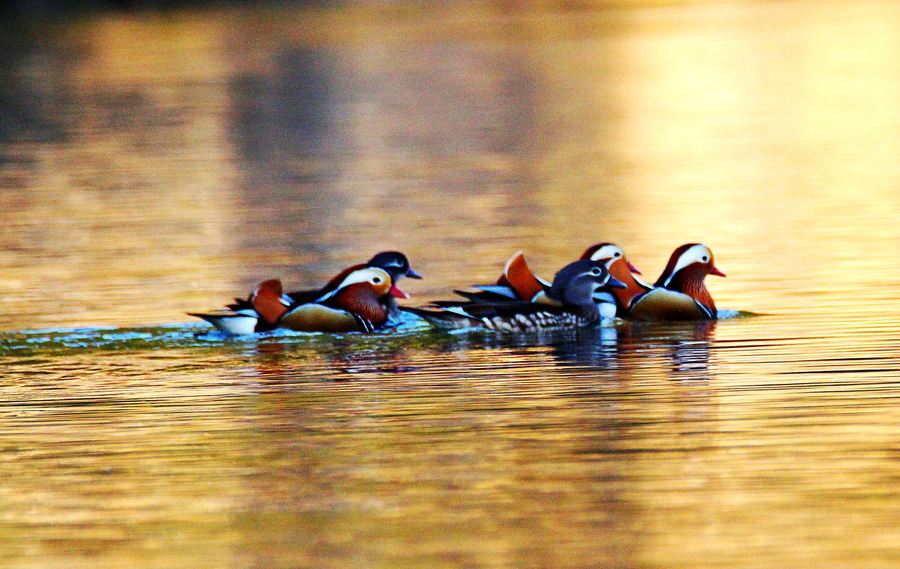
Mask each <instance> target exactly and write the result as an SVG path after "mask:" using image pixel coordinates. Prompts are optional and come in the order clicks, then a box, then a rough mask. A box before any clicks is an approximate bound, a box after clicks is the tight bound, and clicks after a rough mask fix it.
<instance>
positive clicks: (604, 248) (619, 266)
mask: <svg viewBox="0 0 900 569" xmlns="http://www.w3.org/2000/svg"><path fill="white" fill-rule="evenodd" d="M581 258H582V259H590V260H592V261H600V262H601V263H603V264H604V265H606V268H607V270H609V274H610V275H612V276H613V278H615V279H618V280H620V281H622V282H623V283H625V288H617V289H614V290H613V291H612V294H613V296H614V297H615V302H616V316H618V317H620V318H625V317H626V316H627V315H628V310H629V309H630V308H631V304H632V303H633V302H634V301H635V300H636V299H637V298H638V297H640V296H641V295H643V294H646V293H647V292H648V291H650V290H651V289H652V288H653V287H651V286H650V285H648V284H647V283H645V282H644V281H642V280H641V279H639V278H638V277H636V276H635V275H640V274H641V271H640V270H638V268H637V267H635V266H634V265H633V264H631V262H630V261H629V260H628V259H626V258H625V251H623V250H622V248H621V247H619V246H618V245H616V244H615V243H597V244H596V245H591V246H590V247H588V248H587V249H585V251H584V253H582V254H581Z"/></svg>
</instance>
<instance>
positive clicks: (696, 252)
mask: <svg viewBox="0 0 900 569" xmlns="http://www.w3.org/2000/svg"><path fill="white" fill-rule="evenodd" d="M711 257H712V253H710V251H709V248H707V247H706V245H699V244H698V245H694V246H693V247H691V248H690V249H688V250H687V251H685V252H684V253H682V254H681V256H680V257H678V262H677V263H676V264H675V268H674V269H673V270H672V274H671V275H669V276H668V277H667V278H666V282H664V283H663V286H668V284H669V283H670V282H672V279H673V278H674V277H675V275H677V274H678V271H680V270H681V269H683V268H685V267H687V266H688V265H693V264H694V263H706V262H707V261H709V259H710V258H711Z"/></svg>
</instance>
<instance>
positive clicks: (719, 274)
mask: <svg viewBox="0 0 900 569" xmlns="http://www.w3.org/2000/svg"><path fill="white" fill-rule="evenodd" d="M709 274H711V275H716V276H717V277H724V276H726V275H725V273H723V272H722V271H720V270H719V269H717V268H716V267H715V265H713V266H712V267H710V268H709Z"/></svg>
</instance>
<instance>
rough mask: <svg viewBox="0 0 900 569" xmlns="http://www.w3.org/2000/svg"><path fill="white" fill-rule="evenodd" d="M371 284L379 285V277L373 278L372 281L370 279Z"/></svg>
mask: <svg viewBox="0 0 900 569" xmlns="http://www.w3.org/2000/svg"><path fill="white" fill-rule="evenodd" d="M372 283H373V284H381V277H375V278H374V279H372Z"/></svg>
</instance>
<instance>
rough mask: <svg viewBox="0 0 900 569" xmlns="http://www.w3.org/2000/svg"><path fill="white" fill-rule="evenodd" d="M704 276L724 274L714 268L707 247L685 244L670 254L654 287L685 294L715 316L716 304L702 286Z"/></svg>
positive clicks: (711, 255)
mask: <svg viewBox="0 0 900 569" xmlns="http://www.w3.org/2000/svg"><path fill="white" fill-rule="evenodd" d="M706 275H716V276H719V277H724V276H725V273H723V272H722V271H720V270H719V269H718V268H717V267H716V265H715V261H714V259H713V254H712V251H711V250H710V249H709V247H707V246H706V245H703V244H702V243H687V244H685V245H682V246H681V247H679V248H677V249H675V251H673V252H672V256H671V257H669V262H668V264H666V269H665V270H664V271H663V273H662V274H661V275H660V276H659V279H657V281H656V285H655V286H657V287H662V288H666V289H669V290H673V291H676V292H681V293H684V294H687V295H689V296H691V297H692V298H693V299H694V300H696V301H697V302H699V303H701V304H703V305H704V306H706V307H707V308H708V309H710V310H711V311H712V313H713V314H715V310H716V304H715V302H713V299H712V295H710V294H709V291H708V290H706V285H705V284H704V279H706Z"/></svg>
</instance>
